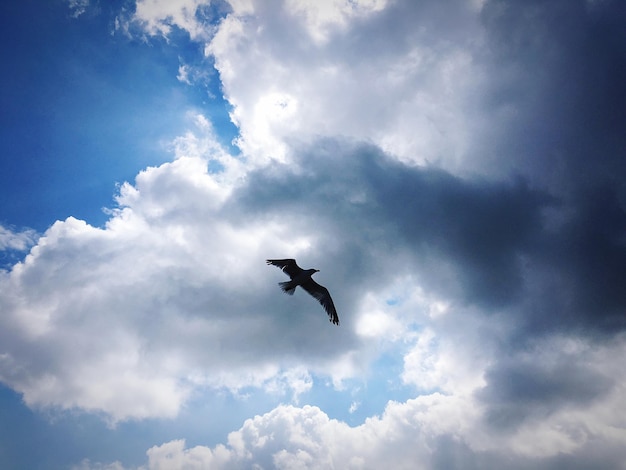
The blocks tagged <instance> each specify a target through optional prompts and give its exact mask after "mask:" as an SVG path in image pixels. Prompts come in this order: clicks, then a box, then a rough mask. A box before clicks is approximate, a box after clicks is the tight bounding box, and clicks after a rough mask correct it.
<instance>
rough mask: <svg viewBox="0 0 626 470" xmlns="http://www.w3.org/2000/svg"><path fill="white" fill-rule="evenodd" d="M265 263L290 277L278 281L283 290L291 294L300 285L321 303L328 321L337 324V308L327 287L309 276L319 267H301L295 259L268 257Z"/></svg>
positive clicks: (317, 270)
mask: <svg viewBox="0 0 626 470" xmlns="http://www.w3.org/2000/svg"><path fill="white" fill-rule="evenodd" d="M267 264H271V265H274V266H277V267H279V268H280V269H282V270H283V271H284V272H285V274H287V275H288V276H289V277H290V278H291V280H289V281H285V282H279V283H278V285H279V286H280V288H281V289H282V290H283V292H286V293H287V294H289V295H293V293H294V292H295V291H296V287H298V286H300V287H302V288H303V289H304V290H305V291H307V292H308V293H309V294H311V295H312V296H313V297H315V298H316V299H317V301H318V302H319V303H320V304H322V307H324V310H326V313H327V314H328V318H329V319H330V321H331V322H333V323H334V324H335V325H339V317H338V316H337V310H336V309H335V304H334V303H333V299H331V297H330V293H329V292H328V289H326V287H324V286H320V285H319V284H318V283H317V282H315V281H314V280H313V279H312V278H311V276H312V275H313V274H315V273H317V272H319V269H302V268H301V267H300V266H298V265H297V264H296V260H295V259H268V260H267Z"/></svg>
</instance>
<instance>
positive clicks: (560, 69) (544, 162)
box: [482, 0, 626, 193]
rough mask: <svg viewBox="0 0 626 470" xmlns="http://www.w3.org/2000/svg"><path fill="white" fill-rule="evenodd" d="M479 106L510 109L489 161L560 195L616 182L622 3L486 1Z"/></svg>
mask: <svg viewBox="0 0 626 470" xmlns="http://www.w3.org/2000/svg"><path fill="white" fill-rule="evenodd" d="M482 19H483V24H484V26H485V30H486V37H487V44H488V46H489V52H488V53H487V60H486V67H487V70H488V74H489V77H490V80H489V86H488V87H487V88H486V89H485V98H486V101H485V103H486V104H488V105H489V106H492V110H495V109H500V110H503V109H507V110H508V113H507V116H508V119H507V120H506V121H505V122H504V125H499V124H498V123H496V122H494V132H495V134H496V135H497V138H496V139H495V140H493V141H488V142H487V143H486V144H487V145H488V146H489V147H490V148H491V151H492V158H493V160H492V163H493V164H494V165H497V166H499V167H500V168H501V169H507V168H510V167H511V166H513V167H514V168H516V169H518V170H520V171H523V172H524V173H526V174H531V175H533V179H534V180H536V181H540V182H542V183H543V184H545V185H546V186H549V187H551V188H552V189H553V190H554V189H556V190H558V191H559V192H564V193H568V192H571V191H576V190H577V189H579V188H589V187H591V188H593V187H594V186H597V185H598V184H601V185H612V186H614V185H616V184H620V183H621V181H622V180H623V175H624V171H625V164H626V163H625V162H626V159H625V158H624V157H625V152H626V89H625V88H624V86H623V84H624V82H625V81H626V32H625V31H624V27H623V25H624V22H625V21H626V5H624V2H621V1H610V0H609V1H601V2H590V1H584V0H577V1H561V0H553V1H549V2H543V1H530V2H514V1H504V0H494V1H489V2H487V3H486V4H485V6H484V8H483V11H482Z"/></svg>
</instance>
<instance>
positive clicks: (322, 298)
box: [302, 279, 339, 325]
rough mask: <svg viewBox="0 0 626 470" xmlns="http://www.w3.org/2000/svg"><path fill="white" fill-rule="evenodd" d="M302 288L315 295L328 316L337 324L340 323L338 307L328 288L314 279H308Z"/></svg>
mask: <svg viewBox="0 0 626 470" xmlns="http://www.w3.org/2000/svg"><path fill="white" fill-rule="evenodd" d="M302 288H303V289H304V290H305V291H307V292H308V293H309V294H311V295H312V296H313V297H315V298H316V299H317V300H318V302H319V303H320V304H322V307H324V310H326V313H327V314H328V318H329V319H330V321H331V322H333V323H334V324H335V325H339V317H338V316H337V309H336V308H335V304H334V303H333V299H332V298H331V297H330V293H329V292H328V289H326V287H324V286H320V285H319V284H318V283H317V282H315V281H314V280H313V279H310V280H308V281H307V282H305V283H304V284H302Z"/></svg>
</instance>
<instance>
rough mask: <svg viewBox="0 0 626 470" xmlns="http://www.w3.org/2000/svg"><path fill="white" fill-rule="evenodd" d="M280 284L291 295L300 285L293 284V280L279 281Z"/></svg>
mask: <svg viewBox="0 0 626 470" xmlns="http://www.w3.org/2000/svg"><path fill="white" fill-rule="evenodd" d="M278 285H279V286H280V288H281V289H282V290H283V292H285V293H287V294H289V295H293V293H294V292H295V291H296V287H298V286H297V285H296V286H294V285H292V284H291V281H285V282H279V283H278Z"/></svg>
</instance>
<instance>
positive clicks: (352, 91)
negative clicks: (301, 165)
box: [206, 2, 480, 167]
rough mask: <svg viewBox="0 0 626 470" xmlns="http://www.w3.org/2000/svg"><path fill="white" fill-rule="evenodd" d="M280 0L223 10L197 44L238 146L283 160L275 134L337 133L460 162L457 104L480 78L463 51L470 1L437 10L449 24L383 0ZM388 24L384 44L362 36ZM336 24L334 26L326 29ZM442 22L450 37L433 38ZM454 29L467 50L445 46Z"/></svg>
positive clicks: (462, 148)
mask: <svg viewBox="0 0 626 470" xmlns="http://www.w3.org/2000/svg"><path fill="white" fill-rule="evenodd" d="M314 5H315V6H314ZM287 7H288V8H287V9H286V10H278V9H274V7H273V6H270V5H269V4H267V3H266V2H258V3H256V4H255V15H253V16H251V15H249V14H248V13H247V12H246V14H242V15H238V14H237V13H236V12H234V13H232V14H230V15H229V16H228V17H227V18H226V19H225V20H224V21H222V22H221V23H220V25H219V28H218V29H217V32H216V34H215V36H214V37H213V38H212V39H211V41H210V42H209V43H208V45H207V48H206V52H207V54H211V55H213V56H214V57H215V62H216V68H217V69H218V71H219V72H220V77H221V80H222V83H223V87H224V92H225V95H226V98H227V99H228V101H229V102H230V103H231V104H232V105H233V111H232V119H233V121H234V122H235V123H236V124H237V125H238V126H239V128H240V134H241V137H240V139H239V141H238V143H239V145H240V146H241V148H242V149H243V150H244V152H245V153H247V154H249V155H255V156H256V158H267V157H270V158H278V159H282V158H284V157H285V148H284V145H285V144H284V142H285V141H289V140H290V139H300V140H302V139H310V138H314V137H316V136H318V135H342V136H350V137H353V138H356V139H364V140H368V141H372V142H374V143H376V144H378V145H380V146H381V147H382V148H383V149H385V150H387V151H389V152H391V153H392V154H396V155H398V157H399V158H401V159H403V160H406V161H413V162H416V163H425V162H437V163H440V164H442V165H443V166H445V167H457V166H458V165H459V164H460V163H461V161H462V160H463V158H465V152H466V151H467V146H468V143H467V133H468V132H470V129H471V128H472V126H473V125H474V122H473V120H470V121H468V120H466V117H467V113H466V112H463V111H461V110H463V109H465V110H466V111H467V110H468V109H471V99H470V97H471V96H472V94H474V93H475V88H474V87H475V86H476V84H477V81H479V80H480V74H479V72H477V71H476V70H475V69H474V64H473V62H472V59H471V55H470V51H471V49H470V48H471V47H472V46H471V45H472V44H473V42H474V41H476V40H477V36H478V34H479V31H480V29H479V28H478V24H477V23H476V19H475V15H474V11H473V9H472V8H470V7H469V5H465V4H464V3H462V2H461V3H460V4H459V5H458V8H456V9H455V12H456V13H455V16H454V17H453V18H451V19H450V18H447V17H446V15H442V16H441V18H440V19H441V20H442V21H444V20H445V21H451V22H454V27H452V26H451V25H448V24H441V25H437V24H430V23H428V22H423V21H424V20H423V16H422V13H423V12H421V11H420V9H419V8H402V7H397V5H394V4H390V5H387V4H386V3H385V2H358V3H355V2H327V3H324V4H317V3H316V4H313V3H306V2H291V3H288V4H287ZM348 12H350V13H348ZM357 12H359V13H358V14H357ZM366 13H367V14H366ZM365 14H366V16H365V17H363V15H365ZM401 17H404V18H403V19H400V18H401ZM390 23H393V24H394V31H393V34H390V35H389V39H387V40H383V39H381V38H379V39H378V40H379V41H384V42H385V44H384V45H382V44H378V43H375V42H374V43H373V42H371V34H372V32H373V31H376V30H377V28H385V27H386V26H387V25H388V24H390ZM336 24H341V28H340V29H331V30H328V27H329V25H336ZM436 28H439V29H438V33H439V34H438V35H437V37H439V38H440V39H438V40H434V37H435V35H434V34H433V33H434V29H436ZM448 28H451V29H448ZM446 32H449V34H450V35H451V37H450V38H449V39H444V38H441V33H443V34H444V35H445V34H446ZM453 35H460V36H463V35H467V38H466V39H467V41H466V44H467V49H464V48H462V47H460V46H459V44H460V43H461V42H460V41H459V42H456V44H455V45H454V46H452V43H453V42H452V39H453V38H452V36H453ZM320 38H325V39H324V40H323V41H321V40H320ZM456 39H458V38H456ZM252 76H253V77H254V80H250V77H252ZM459 77H462V79H459ZM275 97H287V98H286V100H283V99H281V100H278V101H277V100H276V99H275ZM280 104H284V105H285V106H280Z"/></svg>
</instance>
